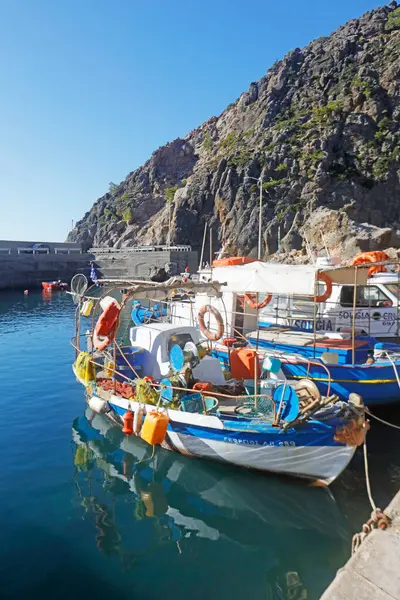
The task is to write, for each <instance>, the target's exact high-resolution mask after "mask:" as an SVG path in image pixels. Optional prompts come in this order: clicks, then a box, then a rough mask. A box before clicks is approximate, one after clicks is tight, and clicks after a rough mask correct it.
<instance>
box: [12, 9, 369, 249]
mask: <svg viewBox="0 0 400 600" xmlns="http://www.w3.org/2000/svg"><path fill="white" fill-rule="evenodd" d="M374 6H376V4H375V2H372V1H368V0H335V2H330V1H328V0H302V1H301V2H300V1H299V0H285V1H284V2H271V1H270V0H252V1H251V2H249V1H247V2H246V1H245V0H197V1H196V0H0V89H1V93H0V181H1V188H0V209H1V213H0V215H1V216H0V239H21V240H43V241H44V240H46V241H62V240H64V239H65V237H66V234H67V232H68V230H69V229H70V226H71V221H72V219H74V220H78V219H79V218H81V217H82V216H83V215H84V213H85V212H86V211H87V210H89V208H90V207H91V205H92V204H93V202H94V201H95V200H96V199H97V198H98V197H99V196H102V195H103V194H104V193H105V192H106V191H107V189H108V184H109V182H110V181H113V182H115V183H119V182H120V181H121V180H122V179H124V178H125V176H126V175H127V174H128V173H129V172H130V171H132V170H133V169H135V168H136V167H138V166H140V165H141V164H142V163H143V162H144V161H145V160H147V159H148V158H149V156H150V154H151V153H152V152H153V151H154V150H155V149H156V148H158V147H159V146H161V145H163V144H165V143H166V142H167V141H169V140H172V139H174V138H176V137H179V136H183V135H185V134H186V133H187V132H189V131H190V130H191V129H193V128H194V127H196V126H198V125H200V124H201V123H202V122H203V121H205V120H206V119H208V118H209V117H211V116H213V115H218V114H220V113H221V112H222V110H223V109H224V108H225V107H226V105H227V104H229V103H230V102H232V101H233V100H235V99H236V98H237V97H238V96H239V94H240V93H241V92H242V91H244V90H246V89H247V88H248V85H249V83H250V82H251V81H254V80H256V79H259V78H260V77H261V76H262V75H263V74H264V73H265V72H266V71H267V69H268V67H269V66H270V65H271V64H272V63H273V62H274V61H275V60H276V59H279V58H282V57H283V55H284V54H286V52H288V51H289V50H291V49H293V48H295V47H297V46H299V47H302V46H304V45H306V44H307V43H308V42H310V41H311V40H312V39H314V38H316V37H319V36H321V35H328V34H329V33H331V32H332V31H333V30H335V29H336V28H337V27H338V26H339V25H341V24H343V23H344V22H345V21H347V20H348V19H350V18H353V17H357V16H359V15H361V14H362V13H363V12H365V11H367V10H370V9H371V8H374Z"/></svg>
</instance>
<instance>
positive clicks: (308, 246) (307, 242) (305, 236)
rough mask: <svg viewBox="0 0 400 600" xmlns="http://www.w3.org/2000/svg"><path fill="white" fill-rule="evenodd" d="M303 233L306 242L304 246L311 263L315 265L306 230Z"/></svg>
mask: <svg viewBox="0 0 400 600" xmlns="http://www.w3.org/2000/svg"><path fill="white" fill-rule="evenodd" d="M303 235H304V239H305V242H306V247H307V252H308V255H309V257H310V258H311V261H312V264H313V265H315V260H314V256H313V253H312V252H311V246H310V243H309V241H308V238H307V234H306V232H304V234H303Z"/></svg>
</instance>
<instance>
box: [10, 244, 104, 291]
mask: <svg viewBox="0 0 400 600" xmlns="http://www.w3.org/2000/svg"><path fill="white" fill-rule="evenodd" d="M36 245H37V246H38V247H36V248H35V247H34V246H35V243H34V242H27V241H10V240H0V290H7V289H26V288H27V289H34V288H41V286H42V281H54V280H57V279H61V280H62V281H66V282H67V283H69V282H70V281H71V279H72V277H73V276H74V275H75V274H76V273H84V274H85V275H86V276H88V275H89V273H90V260H93V259H94V257H93V256H91V255H90V254H88V253H86V252H83V250H82V248H81V245H80V244H73V243H55V242H54V243H52V242H41V243H40V244H36Z"/></svg>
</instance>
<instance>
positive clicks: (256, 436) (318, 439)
mask: <svg viewBox="0 0 400 600" xmlns="http://www.w3.org/2000/svg"><path fill="white" fill-rule="evenodd" d="M110 405H111V406H112V407H113V409H114V410H115V411H116V412H117V413H118V414H119V415H121V416H122V415H123V414H124V413H125V409H123V408H121V407H119V406H116V405H115V404H111V403H110ZM224 424H225V426H226V427H227V428H229V429H213V428H211V427H201V426H197V425H191V424H187V423H180V422H177V421H170V423H169V426H168V429H169V430H170V431H173V432H175V433H178V434H184V435H190V436H193V437H197V438H201V439H208V440H214V441H219V442H230V443H236V444H244V445H252V446H341V445H342V444H339V443H338V442H336V441H335V440H334V439H333V438H334V435H335V433H336V428H337V427H341V426H343V424H344V422H343V421H342V420H340V419H337V418H334V419H332V421H330V422H329V424H327V423H326V422H324V423H320V422H316V421H311V422H309V423H307V424H305V425H303V426H302V427H299V428H298V429H296V430H295V429H289V430H288V431H287V432H284V431H282V430H280V429H277V428H275V427H272V426H271V425H270V424H262V423H261V424H260V423H255V424H254V428H258V431H248V430H246V429H241V430H240V431H238V429H240V428H241V426H243V425H244V426H245V427H249V426H250V423H248V422H247V421H239V422H236V421H224ZM230 428H235V429H236V430H235V431H232V430H231V429H230Z"/></svg>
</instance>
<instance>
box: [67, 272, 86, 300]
mask: <svg viewBox="0 0 400 600" xmlns="http://www.w3.org/2000/svg"><path fill="white" fill-rule="evenodd" d="M87 287H88V280H87V278H86V276H85V275H82V273H78V274H77V275H74V276H73V278H72V279H71V295H72V299H73V301H74V303H75V304H79V302H80V300H81V298H82V297H83V294H84V293H85V292H86V290H87Z"/></svg>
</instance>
